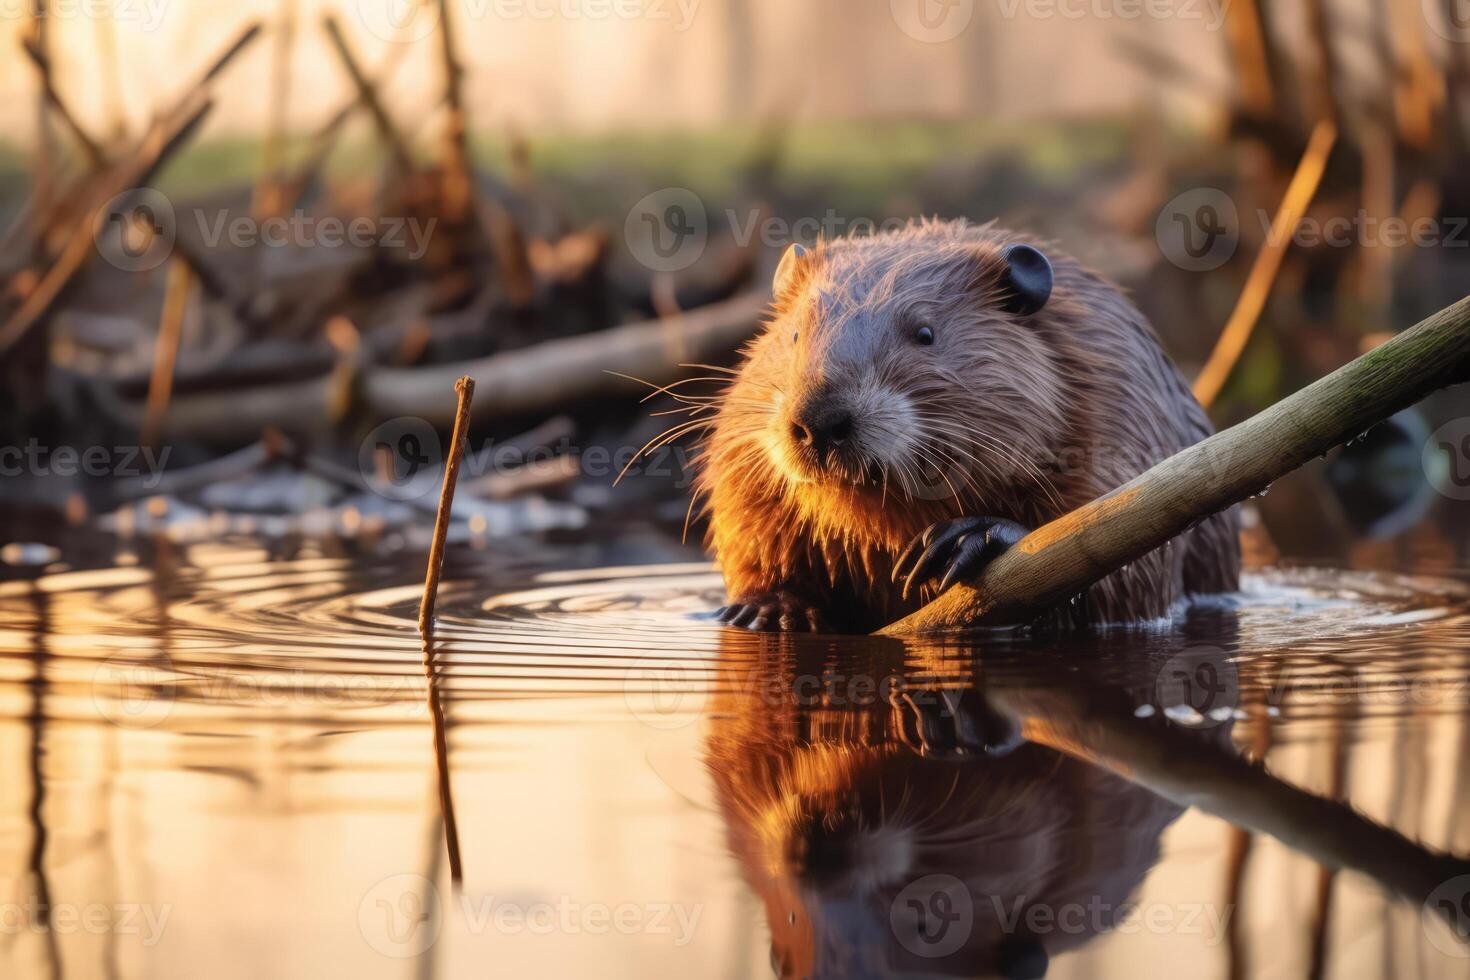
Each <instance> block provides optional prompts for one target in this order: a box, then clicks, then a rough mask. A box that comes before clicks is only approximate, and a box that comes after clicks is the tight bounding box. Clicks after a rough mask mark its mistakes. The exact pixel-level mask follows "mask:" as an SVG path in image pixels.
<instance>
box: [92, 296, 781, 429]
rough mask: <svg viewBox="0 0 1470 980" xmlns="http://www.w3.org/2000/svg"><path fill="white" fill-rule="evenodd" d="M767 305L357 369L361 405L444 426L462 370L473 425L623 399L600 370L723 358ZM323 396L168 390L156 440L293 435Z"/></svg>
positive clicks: (667, 367) (118, 412)
mask: <svg viewBox="0 0 1470 980" xmlns="http://www.w3.org/2000/svg"><path fill="white" fill-rule="evenodd" d="M769 303H770V297H769V296H768V295H767V294H765V293H762V292H750V293H745V294H742V295H740V296H737V297H735V298H734V299H730V300H726V301H725V302H723V303H716V304H711V305H710V306H705V307H700V308H699V309H696V310H691V311H690V312H689V313H686V314H685V315H683V316H681V317H678V318H676V319H673V320H650V321H644V322H641V323H630V324H627V325H625V326H621V327H611V328H609V329H607V330H598V331H594V332H592V333H587V334H581V335H579V336H576V337H567V338H563V339H558V340H551V341H546V342H545V343H541V344H537V345H535V346H533V347H524V348H521V349H519V350H511V351H505V352H504V353H501V354H495V355H492V356H491V357H485V358H480V359H478V360H473V361H458V362H455V363H453V364H443V365H437V366H434V367H417V368H390V367H371V368H367V369H365V371H364V377H363V395H364V401H365V403H366V405H367V406H368V409H369V410H370V411H371V412H372V413H373V415H374V416H375V417H377V418H385V419H386V418H393V417H395V416H400V415H414V416H418V417H419V418H423V419H426V420H428V421H429V422H430V423H432V424H434V425H448V424H449V423H450V421H451V420H452V415H453V413H452V412H451V411H449V406H447V405H445V404H444V397H443V395H444V391H445V390H446V389H448V388H450V387H452V386H453V384H454V381H455V379H456V378H458V377H459V376H460V375H463V374H468V375H471V376H472V377H474V378H475V379H476V380H477V381H479V382H480V383H481V385H482V388H481V391H480V397H479V398H476V399H475V403H474V407H475V417H476V418H477V419H481V420H484V419H487V418H508V417H511V416H516V415H523V416H528V415H537V414H540V413H547V414H550V413H553V412H560V411H562V410H564V409H565V407H566V406H567V405H568V404H570V403H573V402H577V401H586V400H589V399H593V398H617V397H621V396H626V395H627V393H628V386H629V385H630V384H631V382H629V381H627V380H626V379H624V378H619V377H617V376H616V375H613V374H609V373H608V372H609V371H616V372H618V373H620V374H626V375H633V376H636V377H640V378H642V379H644V380H645V381H651V382H653V383H655V384H667V383H669V382H671V381H675V380H678V379H679V378H680V377H683V375H684V374H685V373H686V372H685V371H684V369H683V368H681V367H680V366H679V362H680V361H689V360H695V361H708V360H711V359H712V358H719V357H723V356H725V355H727V354H728V353H729V352H730V351H732V350H734V349H735V348H736V347H738V346H740V344H742V343H743V342H744V341H746V340H747V339H749V338H750V336H751V335H752V334H754V333H755V330H756V327H757V324H758V323H759V322H760V318H761V315H762V313H763V312H764V311H765V309H766V306H767V305H768V304H769ZM94 395H95V397H97V399H98V401H99V402H100V403H101V404H102V406H103V407H104V410H105V411H106V412H107V413H108V415H109V417H110V418H114V419H117V420H118V421H120V422H123V423H124V424H131V425H141V424H142V421H143V410H142V406H141V405H139V404H138V403H136V402H132V401H127V400H124V399H122V398H119V397H118V396H117V395H116V393H115V391H114V389H112V388H111V387H110V386H107V385H98V386H97V387H96V388H95V389H94ZM330 397H331V392H330V383H329V379H328V378H327V377H322V378H312V379H308V380H304V381H290V382H283V383H281V384H271V385H258V386H254V387H250V388H242V389H232V390H230V391H224V392H195V393H189V394H176V395H175V396H174V399H173V403H172V408H171V409H170V410H169V413H168V417H167V419H166V420H165V424H164V431H163V432H162V433H161V435H162V437H163V438H164V439H165V440H170V439H172V440H177V439H202V440H204V441H207V442H236V443H239V442H246V441H249V440H252V439H255V438H256V437H258V436H259V435H260V433H261V431H262V430H263V429H266V428H268V427H270V426H276V427H278V428H288V429H294V428H299V427H300V426H301V425H302V424H303V423H315V421H316V420H319V419H323V418H326V416H327V406H328V404H329V400H330Z"/></svg>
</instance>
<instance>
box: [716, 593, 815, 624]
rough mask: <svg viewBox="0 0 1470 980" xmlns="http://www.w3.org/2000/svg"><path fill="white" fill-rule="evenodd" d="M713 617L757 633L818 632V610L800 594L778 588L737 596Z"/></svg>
mask: <svg viewBox="0 0 1470 980" xmlns="http://www.w3.org/2000/svg"><path fill="white" fill-rule="evenodd" d="M715 618H716V619H718V620H719V621H720V622H722V623H724V624H725V625H727V626H741V627H744V628H745V629H748V630H754V631H755V632H757V633H820V632H822V611H821V610H820V609H818V608H817V607H816V606H814V605H812V603H810V602H808V601H807V600H806V599H804V598H802V597H801V596H799V595H796V594H795V593H792V592H785V591H780V590H778V591H775V592H762V593H757V594H753V595H745V596H741V597H740V598H739V599H736V600H735V601H734V602H732V603H730V604H729V605H728V606H725V607H724V608H722V609H720V611H719V612H717V613H715Z"/></svg>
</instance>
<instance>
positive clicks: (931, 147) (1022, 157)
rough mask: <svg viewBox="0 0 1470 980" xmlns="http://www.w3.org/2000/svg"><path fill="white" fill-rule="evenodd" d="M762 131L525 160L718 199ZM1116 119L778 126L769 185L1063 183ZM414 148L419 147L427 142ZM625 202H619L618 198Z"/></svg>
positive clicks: (2, 153)
mask: <svg viewBox="0 0 1470 980" xmlns="http://www.w3.org/2000/svg"><path fill="white" fill-rule="evenodd" d="M763 142H764V134H763V132H762V130H761V129H760V128H759V127H757V126H754V125H750V126H743V127H736V126H732V127H724V128H719V129H702V130H694V129H682V130H677V129H670V130H656V131H634V130H621V131H617V132H609V133H603V134H593V135H580V134H570V135H540V136H535V137H533V138H532V139H531V140H530V151H531V160H532V166H533V168H534V171H535V173H536V174H537V176H538V178H539V179H541V180H542V181H543V182H544V183H545V184H546V186H548V187H550V188H553V189H557V190H559V191H564V192H565V196H566V197H568V199H569V203H571V204H572V205H573V206H574V207H575V208H577V209H578V210H581V209H582V208H583V207H586V208H590V209H592V210H598V209H599V204H600V203H602V200H601V199H602V198H603V197H604V196H605V195H606V193H607V192H608V191H611V190H613V189H618V190H619V191H620V192H621V193H623V194H625V193H626V191H627V190H629V189H633V188H637V187H648V188H649V189H653V188H656V187H664V186H679V187H687V188H689V189H690V190H693V191H695V192H696V193H698V194H700V195H701V196H706V198H707V199H709V200H728V199H730V198H731V195H733V194H735V193H736V192H737V191H739V190H740V189H741V187H742V186H743V185H744V182H745V179H746V174H747V171H748V168H749V166H750V165H751V163H752V162H753V160H754V159H755V157H756V155H757V154H758V153H759V152H760V151H761V148H762V146H763ZM1127 142H1128V134H1127V131H1126V129H1125V127H1124V126H1123V125H1122V124H1120V123H1118V122H1116V121H1110V120H1094V121H1085V122H1080V123H1079V122H1060V121H1058V122H1047V123H1037V122H1025V123H1019V122H1018V123H981V122H937V121H936V122H923V121H903V122H872V121H859V122H821V123H811V124H800V125H797V126H795V127H793V128H792V129H791V130H790V131H788V132H787V133H785V138H784V145H783V147H782V152H781V155H780V162H779V165H778V168H777V172H776V174H775V179H776V181H777V183H778V185H779V186H781V187H783V188H785V187H792V188H794V189H796V190H798V191H799V192H803V193H804V194H806V193H809V190H810V189H815V190H817V191H818V192H819V193H820V194H821V196H822V197H823V198H824V199H826V200H827V201H828V202H829V204H830V205H831V206H833V207H837V208H847V209H852V208H863V207H872V206H874V202H881V201H885V200H888V199H889V198H891V197H892V196H893V195H894V194H896V193H900V192H902V191H903V190H904V189H905V188H906V187H907V186H909V185H911V184H912V183H913V182H914V181H917V180H919V179H921V178H922V177H924V176H925V175H928V174H932V173H934V172H935V171H936V170H937V169H940V168H943V167H946V166H959V165H963V164H966V163H969V162H978V161H982V160H985V159H987V158H993V157H998V156H1005V157H1007V158H1009V159H1011V160H1012V161H1013V162H1014V163H1015V164H1016V165H1017V166H1018V167H1019V168H1020V169H1022V170H1023V171H1024V172H1025V173H1026V174H1027V175H1028V177H1029V179H1031V180H1033V181H1037V182H1042V183H1049V182H1056V183H1066V182H1068V181H1070V180H1073V179H1075V178H1076V177H1077V176H1078V175H1079V174H1080V173H1082V172H1084V171H1085V170H1086V169H1087V168H1089V167H1093V166H1096V165H1099V164H1105V163H1106V162H1108V161H1110V160H1115V159H1118V158H1120V157H1121V156H1122V155H1123V154H1125V153H1126V151H1127ZM420 149H421V150H422V151H423V152H424V153H425V154H426V155H427V154H430V153H432V152H433V149H434V147H433V144H432V143H431V142H428V141H425V142H424V143H423V145H422V146H421V147H420ZM306 150H307V139H306V137H304V136H299V137H297V138H295V139H293V140H291V141H290V144H289V146H288V148H287V153H288V159H290V160H300V159H302V158H303V157H304V155H305V153H306ZM473 150H474V155H475V159H476V161H477V163H478V165H479V166H480V167H482V168H484V169H486V170H489V171H491V172H496V173H504V172H505V171H506V169H507V165H508V159H507V146H506V141H505V139H504V137H503V136H502V135H500V134H499V133H497V132H482V133H479V134H477V135H476V136H475V138H474V140H473ZM386 159H387V158H386V155H385V153H384V152H383V150H382V148H381V146H379V145H378V144H377V142H376V141H375V140H374V139H372V137H371V135H370V134H368V133H366V132H363V131H358V130H354V131H353V133H352V134H351V136H350V138H348V139H345V140H344V141H343V142H342V144H341V145H340V146H339V147H338V148H337V150H336V151H335V152H334V153H333V155H332V157H331V159H330V161H329V162H328V172H329V173H330V174H332V175H334V176H337V177H356V176H364V175H368V174H372V173H374V172H376V171H377V170H378V169H379V168H381V166H382V165H383V164H384V163H385V162H386ZM260 167H261V142H260V140H259V139H257V138H254V137H239V136H221V137H215V138H213V139H210V140H209V141H207V142H204V143H199V144H195V145H192V146H190V147H188V148H186V149H185V150H184V151H183V152H182V153H180V155H179V157H178V158H177V159H176V160H175V161H174V163H173V164H171V165H170V166H169V167H168V168H167V169H166V170H165V171H164V173H163V174H162V175H161V177H160V180H159V183H160V186H161V187H162V188H163V189H164V190H165V191H167V192H170V193H175V194H179V195H182V196H191V195H197V194H203V193H208V192H211V191H217V190H222V189H225V188H230V187H241V186H246V185H249V184H251V183H253V182H254V180H255V179H256V176H257V175H258V173H259V172H260ZM25 170H26V161H25V158H24V156H23V155H22V154H21V153H20V152H18V151H17V150H16V149H15V148H14V147H11V146H7V145H5V144H4V143H0V194H3V193H6V190H7V188H8V187H9V188H13V187H14V186H15V185H16V183H17V181H18V180H19V181H23V180H24V177H25ZM622 203H623V204H624V205H625V204H626V202H622Z"/></svg>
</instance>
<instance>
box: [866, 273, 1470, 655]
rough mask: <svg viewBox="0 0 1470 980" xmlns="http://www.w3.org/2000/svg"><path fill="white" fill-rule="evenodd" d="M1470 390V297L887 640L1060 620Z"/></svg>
mask: <svg viewBox="0 0 1470 980" xmlns="http://www.w3.org/2000/svg"><path fill="white" fill-rule="evenodd" d="M1467 381H1470V296H1467V297H1466V298H1465V299H1462V300H1460V301H1459V302H1458V303H1456V304H1454V305H1453V306H1451V307H1449V308H1447V309H1444V310H1441V311H1440V312H1438V313H1436V314H1435V315H1434V316H1431V317H1429V318H1428V319H1427V320H1424V321H1423V322H1421V323H1419V324H1418V325H1416V326H1414V327H1411V328H1410V329H1408V330H1406V331H1404V332H1403V333H1401V334H1399V335H1398V336H1397V337H1394V338H1393V339H1392V340H1390V341H1388V342H1387V343H1385V344H1383V345H1382V346H1380V347H1378V348H1376V349H1375V350H1372V351H1370V352H1369V353H1367V354H1364V355H1363V356H1362V357H1359V358H1358V359H1357V360H1355V361H1353V362H1351V363H1350V364H1347V365H1346V366H1344V367H1342V368H1339V369H1338V370H1337V371H1334V372H1333V373H1332V374H1330V375H1328V376H1327V377H1325V378H1323V379H1321V380H1320V381H1317V382H1316V383H1314V384H1312V385H1309V386H1308V387H1306V388H1304V389H1302V390H1301V391H1299V392H1297V393H1296V394H1294V395H1291V396H1289V397H1288V398H1285V399H1283V400H1282V401H1280V402H1278V403H1277V404H1276V405H1274V406H1272V407H1271V408H1268V409H1266V410H1265V411H1264V412H1261V413H1260V414H1259V415H1256V416H1254V417H1253V418H1250V419H1248V420H1246V421H1245V422H1242V423H1241V424H1239V425H1237V426H1235V427H1234V428H1231V429H1227V430H1225V431H1224V432H1220V433H1217V434H1216V435H1213V436H1211V437H1210V438H1208V439H1206V440H1205V441H1203V442H1201V443H1199V444H1197V445H1195V446H1192V447H1190V448H1189V449H1186V450H1184V451H1183V452H1180V453H1178V454H1176V455H1174V456H1172V457H1170V458H1169V459H1166V460H1164V461H1163V462H1162V463H1159V464H1158V465H1157V466H1155V467H1153V468H1152V469H1150V470H1149V471H1148V472H1146V473H1144V474H1142V475H1140V476H1138V477H1135V478H1134V479H1133V480H1131V481H1129V482H1128V483H1126V484H1124V485H1123V486H1122V487H1119V488H1118V489H1117V490H1114V491H1113V492H1112V493H1109V494H1107V495H1105V496H1103V497H1101V498H1099V499H1098V500H1095V501H1093V502H1092V503H1090V504H1087V505H1086V506H1083V507H1081V508H1078V509H1077V510H1075V511H1073V512H1072V513H1070V514H1068V515H1067V516H1065V517H1062V518H1059V519H1058V520H1055V521H1053V522H1051V523H1050V524H1048V525H1046V526H1045V527H1042V528H1039V529H1037V530H1036V531H1033V532H1032V533H1031V534H1029V535H1027V536H1026V537H1025V538H1023V539H1022V540H1021V542H1020V543H1019V544H1017V545H1016V546H1015V547H1014V548H1012V549H1011V550H1010V551H1008V552H1006V553H1005V554H1003V555H1001V556H1000V557H999V558H997V559H996V560H995V561H994V562H993V563H992V564H991V565H990V566H989V567H988V568H986V569H985V571H984V572H983V573H982V574H981V575H980V576H979V578H977V579H975V580H974V581H973V582H967V583H961V584H959V585H956V586H954V587H953V588H951V589H949V590H948V591H947V592H945V593H944V594H943V595H941V596H940V597H939V598H937V599H935V600H934V601H933V602H931V603H929V604H928V605H926V606H924V607H923V608H922V609H920V610H918V611H917V612H915V613H914V614H912V615H910V616H907V617H905V618H904V619H902V620H900V621H898V622H896V623H893V624H891V625H889V626H887V627H885V628H884V629H883V630H882V631H881V632H883V633H887V634H908V633H923V632H933V631H937V630H947V629H963V628H966V627H972V626H989V625H1013V624H1019V623H1025V622H1029V621H1030V620H1031V619H1033V618H1035V617H1036V616H1038V615H1040V614H1041V613H1043V612H1045V611H1046V610H1047V609H1050V608H1054V607H1055V606H1057V605H1058V604H1060V603H1061V602H1064V601H1066V600H1067V599H1068V598H1070V597H1071V596H1075V595H1077V594H1078V593H1080V592H1082V591H1083V590H1085V589H1086V588H1087V587H1088V586H1090V585H1092V584H1093V583H1094V582H1096V581H1098V580H1099V579H1101V578H1103V577H1104V576H1105V575H1108V574H1110V573H1111V572H1114V571H1116V570H1117V569H1119V568H1121V567H1122V566H1123V565H1125V564H1127V563H1129V562H1131V561H1135V560H1137V559H1138V558H1141V557H1142V556H1144V555H1146V554H1148V553H1149V552H1150V551H1153V550H1154V549H1155V548H1157V547H1159V546H1160V545H1163V544H1164V543H1165V542H1167V541H1169V540H1170V539H1171V538H1174V537H1177V536H1178V535H1180V534H1183V533H1184V532H1185V531H1187V530H1189V529H1190V528H1191V527H1193V526H1195V525H1197V524H1198V523H1199V522H1200V521H1202V520H1204V519H1205V518H1207V517H1209V516H1210V515H1212V514H1215V513H1218V512H1219V511H1222V510H1225V509H1226V508H1227V507H1230V506H1232V505H1233V504H1236V503H1239V502H1240V501H1242V500H1245V499H1246V498H1247V497H1250V496H1252V495H1254V494H1258V493H1260V492H1262V491H1263V490H1265V489H1266V488H1267V487H1268V486H1270V485H1271V483H1272V481H1274V480H1276V479H1277V478H1278V477H1281V476H1282V475H1284V474H1286V473H1289V472H1291V471H1292V470H1294V469H1296V468H1297V467H1298V466H1301V465H1302V464H1303V463H1306V462H1307V461H1308V460H1311V459H1313V458H1315V457H1318V456H1322V455H1324V454H1326V453H1327V452H1328V450H1330V449H1332V448H1333V447H1335V446H1338V445H1341V444H1342V443H1345V442H1348V441H1349V440H1351V439H1353V438H1355V437H1357V436H1358V435H1359V434H1360V433H1362V432H1365V431H1367V430H1368V429H1370V428H1372V427H1373V426H1374V425H1376V424H1377V423H1379V422H1381V421H1382V420H1384V419H1386V418H1388V417H1389V416H1390V415H1393V414H1394V413H1395V412H1398V411H1400V410H1401V409H1404V408H1407V407H1408V406H1410V405H1412V404H1414V403H1415V402H1417V401H1419V400H1420V399H1422V398H1424V397H1425V396H1426V395H1428V394H1430V393H1431V392H1433V391H1436V390H1438V389H1440V388H1444V387H1447V386H1449V385H1454V384H1463V383H1464V382H1467Z"/></svg>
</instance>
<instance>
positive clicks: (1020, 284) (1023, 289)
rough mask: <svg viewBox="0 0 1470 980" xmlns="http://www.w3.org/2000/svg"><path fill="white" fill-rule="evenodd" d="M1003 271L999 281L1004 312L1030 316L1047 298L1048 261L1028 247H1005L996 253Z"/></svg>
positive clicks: (1049, 279) (1044, 303) (1048, 292)
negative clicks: (1003, 268) (1002, 263)
mask: <svg viewBox="0 0 1470 980" xmlns="http://www.w3.org/2000/svg"><path fill="white" fill-rule="evenodd" d="M1000 257H1001V258H1002V259H1003V260H1004V261H1005V264H1006V271H1005V275H1004V276H1003V277H1002V278H1001V289H1002V290H1003V291H1004V292H1005V299H1004V300H1003V303H1004V308H1005V310H1006V311H1007V312H1009V313H1014V314H1015V315H1016V316H1030V315H1031V314H1033V313H1035V312H1036V311H1037V310H1039V309H1041V308H1042V307H1043V306H1045V305H1046V301H1047V300H1048V299H1050V298H1051V286H1052V271H1051V260H1049V259H1048V258H1047V257H1046V256H1045V255H1043V254H1041V250H1040V249H1037V248H1034V247H1033V246H1030V245H1007V246H1006V247H1005V250H1004V251H1002V252H1001V253H1000Z"/></svg>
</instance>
